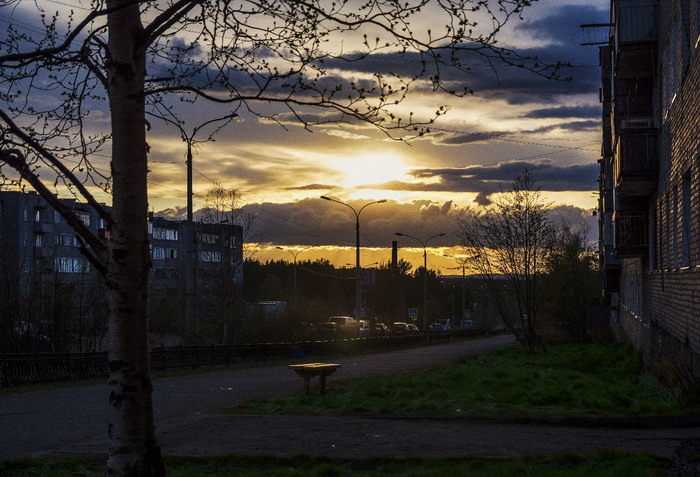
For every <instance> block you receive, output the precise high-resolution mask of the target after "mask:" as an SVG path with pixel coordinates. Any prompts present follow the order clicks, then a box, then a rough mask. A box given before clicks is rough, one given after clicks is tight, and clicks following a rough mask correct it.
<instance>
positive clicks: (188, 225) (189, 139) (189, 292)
mask: <svg viewBox="0 0 700 477" xmlns="http://www.w3.org/2000/svg"><path fill="white" fill-rule="evenodd" d="M147 114H149V115H150V116H153V117H156V118H158V119H162V120H163V121H165V122H167V123H169V124H172V125H173V126H175V127H176V128H178V130H179V131H180V137H181V138H182V140H183V141H184V142H185V143H187V159H186V160H185V164H186V165H187V220H186V222H185V255H186V261H187V266H186V267H185V315H186V321H187V340H186V341H188V342H189V343H194V342H196V339H197V336H196V335H197V333H196V321H195V300H194V298H195V295H196V287H197V285H196V280H195V270H196V255H195V231H194V223H193V220H192V215H193V211H192V197H193V195H194V193H193V192H192V146H193V144H195V142H197V141H196V140H195V136H196V135H197V132H199V131H200V130H201V129H202V128H203V127H204V126H207V125H209V124H211V123H215V122H218V121H224V120H227V121H230V120H232V119H236V118H238V114H236V113H230V114H227V115H226V116H222V117H220V118H214V119H210V120H209V121H206V122H204V123H202V124H199V125H198V126H196V127H195V128H193V129H192V131H191V132H190V133H189V134H188V133H187V131H185V129H184V128H183V127H182V122H181V121H179V120H173V119H170V118H167V117H165V116H161V115H158V114H154V113H151V112H147ZM222 127H224V125H221V126H220V127H219V129H221V128H222ZM217 131H218V129H217ZM209 139H211V135H210V136H209Z"/></svg>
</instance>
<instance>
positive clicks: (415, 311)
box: [408, 308, 418, 321]
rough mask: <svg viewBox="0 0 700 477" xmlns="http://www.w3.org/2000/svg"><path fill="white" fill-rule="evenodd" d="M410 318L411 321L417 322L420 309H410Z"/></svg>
mask: <svg viewBox="0 0 700 477" xmlns="http://www.w3.org/2000/svg"><path fill="white" fill-rule="evenodd" d="M408 317H409V318H410V319H411V320H413V321H416V320H417V319H418V308H409V309H408Z"/></svg>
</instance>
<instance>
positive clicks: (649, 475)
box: [0, 452, 661, 477]
mask: <svg viewBox="0 0 700 477" xmlns="http://www.w3.org/2000/svg"><path fill="white" fill-rule="evenodd" d="M166 467H167V472H168V475H169V476H170V477H198V476H207V477H225V476H233V475H235V476H236V477H301V476H310V477H375V476H376V477H456V476H465V475H468V476H470V477H511V476H516V475H517V476H518V477H587V476H591V475H595V476H596V477H656V476H659V475H661V470H660V466H659V464H658V462H656V461H655V460H654V459H653V458H651V457H648V456H638V455H629V454H621V453H614V452H602V453H598V454H595V455H590V456H577V455H573V454H566V455H557V456H551V457H529V458H523V459H518V460H493V459H478V458H468V459H426V460H421V459H381V460H379V459H367V460H338V459H324V458H311V457H297V458H290V459H287V458H284V459H283V458H275V457H234V456H223V457H198V458H169V459H166ZM104 469H105V461H104V459H100V458H96V457H89V458H87V457H86V458H76V457H70V458H52V459H51V458H50V459H39V458H37V459H23V460H13V461H7V462H0V477H93V476H101V475H104Z"/></svg>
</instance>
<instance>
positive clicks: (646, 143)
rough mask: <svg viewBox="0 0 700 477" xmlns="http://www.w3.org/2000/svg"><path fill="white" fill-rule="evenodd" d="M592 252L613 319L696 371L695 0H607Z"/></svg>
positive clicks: (699, 10) (689, 381) (699, 331)
mask: <svg viewBox="0 0 700 477" xmlns="http://www.w3.org/2000/svg"><path fill="white" fill-rule="evenodd" d="M600 51H601V61H600V63H601V67H602V87H601V101H602V103H603V142H602V158H601V160H600V161H599V163H600V206H599V209H600V210H599V212H600V214H599V217H600V222H599V223H600V257H601V272H602V277H603V289H604V294H605V298H606V299H607V301H608V303H609V305H610V310H611V313H610V317H611V324H612V325H613V329H614V330H616V333H617V334H618V336H619V337H620V338H622V339H626V340H629V341H631V342H632V343H633V344H634V346H635V347H636V348H637V349H639V350H640V351H642V352H643V354H644V357H645V360H646V362H647V364H648V365H650V366H651V367H653V368H654V369H656V370H658V371H659V374H660V375H662V376H664V377H665V378H667V379H668V380H669V382H671V383H672V384H674V385H677V386H680V387H688V386H694V385H695V384H694V383H697V379H698V377H700V2H698V1H691V0H612V2H611V21H610V42H609V45H607V46H605V47H603V48H601V50H600Z"/></svg>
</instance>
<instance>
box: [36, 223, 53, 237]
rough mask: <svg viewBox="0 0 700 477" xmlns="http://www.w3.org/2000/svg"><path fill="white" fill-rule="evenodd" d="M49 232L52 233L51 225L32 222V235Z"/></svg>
mask: <svg viewBox="0 0 700 477" xmlns="http://www.w3.org/2000/svg"><path fill="white" fill-rule="evenodd" d="M51 232H53V224H47V223H44V222H34V233H38V234H49V233H51Z"/></svg>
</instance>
